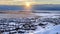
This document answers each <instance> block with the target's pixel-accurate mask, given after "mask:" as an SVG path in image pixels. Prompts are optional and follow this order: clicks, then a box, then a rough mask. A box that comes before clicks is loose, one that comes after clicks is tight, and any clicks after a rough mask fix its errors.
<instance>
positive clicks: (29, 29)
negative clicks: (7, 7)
mask: <svg viewBox="0 0 60 34" xmlns="http://www.w3.org/2000/svg"><path fill="white" fill-rule="evenodd" d="M34 14H35V15H38V18H37V17H31V18H30V17H29V18H28V17H26V18H17V17H15V16H16V15H18V16H19V14H0V18H1V19H0V33H1V34H60V14H59V12H57V13H56V12H54V13H53V12H51V13H47V12H46V13H42V12H41V13H34ZM11 16H13V18H12V17H11ZM14 17H15V18H14Z"/></svg>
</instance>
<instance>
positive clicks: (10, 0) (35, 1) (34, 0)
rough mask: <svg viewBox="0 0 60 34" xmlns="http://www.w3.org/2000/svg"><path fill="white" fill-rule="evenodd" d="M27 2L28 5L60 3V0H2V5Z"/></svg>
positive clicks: (0, 0)
mask: <svg viewBox="0 0 60 34" xmlns="http://www.w3.org/2000/svg"><path fill="white" fill-rule="evenodd" d="M25 2H28V3H26V5H27V6H29V5H30V3H31V4H60V1H57V0H56V1H53V0H49V1H48V0H46V1H44V0H0V5H24V4H25Z"/></svg>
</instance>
